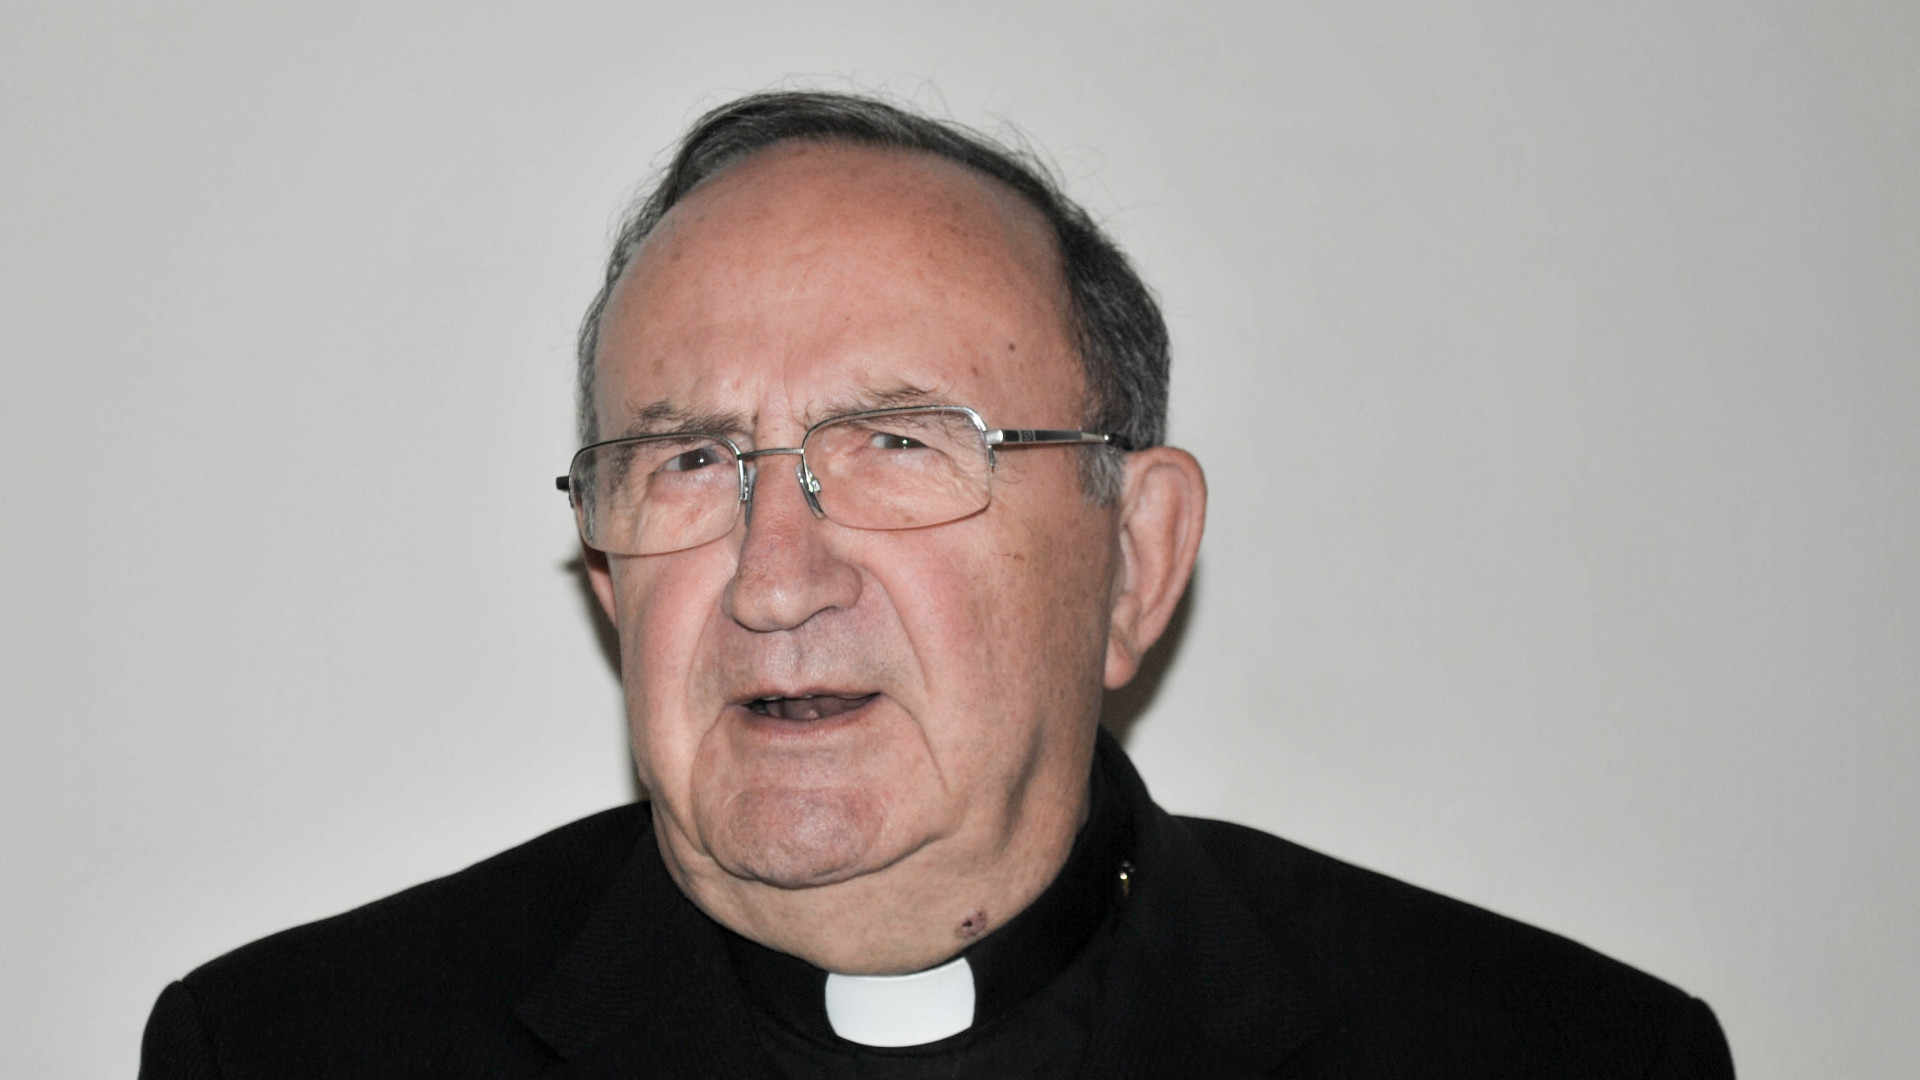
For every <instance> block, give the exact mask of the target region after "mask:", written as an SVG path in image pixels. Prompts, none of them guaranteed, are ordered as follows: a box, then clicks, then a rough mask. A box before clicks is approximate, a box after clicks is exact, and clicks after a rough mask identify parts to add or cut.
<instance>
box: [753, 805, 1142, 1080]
mask: <svg viewBox="0 0 1920 1080" xmlns="http://www.w3.org/2000/svg"><path fill="white" fill-rule="evenodd" d="M1108 771H1109V770H1104V769H1097V770H1095V771H1094V775H1093V783H1092V791H1091V796H1090V798H1089V800H1088V801H1089V804H1090V806H1089V812H1088V815H1087V822H1086V824H1085V825H1083V826H1082V827H1081V829H1080V832H1079V834H1078V835H1077V836H1075V837H1074V842H1073V849H1072V851H1071V852H1069V854H1068V856H1067V861H1066V863H1065V864H1064V865H1063V866H1062V867H1061V868H1060V872H1059V873H1058V874H1056V875H1055V876H1054V880H1053V881H1052V882H1051V883H1049V884H1048V886H1047V888H1046V889H1045V890H1043V891H1042V892H1041V894H1040V895H1039V896H1038V897H1037V898H1035V899H1034V901H1033V903H1031V904H1029V905H1028V906H1027V908H1026V910H1024V911H1022V912H1020V913H1019V914H1018V915H1016V916H1015V917H1014V918H1013V919H1012V920H1010V921H1009V922H1008V923H1007V924H1006V925H1005V926H1002V927H1000V928H999V929H998V930H995V931H993V932H992V933H989V934H988V935H987V936H985V937H984V938H982V939H981V940H979V941H977V942H975V943H973V944H972V945H970V946H968V947H967V948H966V949H965V950H963V953H962V954H963V955H965V956H966V958H967V963H968V965H969V967H970V968H971V969H972V974H973V980H974V991H975V995H976V997H975V1004H974V1023H973V1026H972V1027H970V1028H969V1029H968V1030H966V1031H963V1032H960V1033H959V1034H957V1035H953V1036H951V1037H949V1038H945V1039H941V1040H940V1041H938V1042H934V1043H926V1044H922V1045H919V1046H910V1047H884V1048H883V1047H870V1046H862V1045H860V1044H858V1043H854V1042H850V1041H848V1040H846V1039H843V1038H840V1037H839V1036H838V1035H836V1034H835V1033H834V1031H833V1027H832V1025H831V1024H830V1023H829V1022H828V1020H827V1012H826V1005H825V990H826V981H827V973H826V972H825V971H822V970H821V969H819V968H817V967H814V966H813V965H812V964H809V963H807V962H806V961H804V960H801V959H799V958H798V957H793V956H788V955H787V954H785V953H781V952H776V951H774V950H772V949H769V948H766V947H765V946H762V945H758V944H755V943H754V942H752V941H749V940H747V939H746V938H744V937H741V936H740V935H738V934H735V933H733V932H731V931H729V930H727V929H725V928H724V927H722V928H721V930H720V933H721V935H722V937H723V938H724V939H725V940H726V943H727V952H728V954H729V955H730V956H731V957H732V958H733V962H734V970H735V972H736V973H737V974H738V975H739V976H740V982H741V985H742V988H743V989H744V990H745V992H746V995H747V998H748V1000H749V1001H750V1002H752V1004H753V1006H754V1021H755V1024H756V1026H757V1029H758V1031H759V1034H760V1039H761V1044H762V1045H763V1046H764V1047H765V1048H766V1050H767V1052H768V1055H769V1056H770V1057H771V1058H772V1060H773V1064H774V1067H775V1069H776V1071H777V1072H778V1073H779V1074H780V1075H781V1076H782V1077H786V1078H789V1080H944V1078H948V1077H966V1076H991V1077H996V1078H1004V1080H1018V1078H1021V1077H1036V1078H1045V1077H1059V1076H1070V1075H1072V1073H1073V1071H1074V1069H1075V1068H1076V1067H1077V1066H1078V1063H1079V1062H1080V1060H1081V1058H1082V1056H1083V1055H1084V1054H1085V1051H1086V1046H1087V1041H1088V1038H1089V1037H1090V1035H1091V1033H1092V1029H1093V1023H1094V1016H1095V1013H1096V1009H1097V1006H1098V1004H1099V990H1100V976H1101V973H1102V972H1104V971H1105V970H1106V962H1107V957H1108V954H1109V952H1110V951H1111V945H1112V937H1113V926H1114V917H1115V916H1116V914H1117V907H1118V905H1119V904H1120V903H1122V901H1123V900H1124V898H1125V894H1124V891H1123V890H1122V888H1121V884H1120V870H1121V867H1122V866H1124V865H1128V864H1127V860H1128V858H1129V857H1130V856H1131V855H1132V847H1131V840H1132V834H1131V829H1130V822H1129V820H1128V814H1127V807H1126V806H1124V805H1122V803H1121V802H1120V799H1119V795H1118V793H1117V792H1116V791H1115V790H1114V788H1115V781H1114V780H1113V779H1111V778H1109V777H1108V776H1107V772H1108Z"/></svg>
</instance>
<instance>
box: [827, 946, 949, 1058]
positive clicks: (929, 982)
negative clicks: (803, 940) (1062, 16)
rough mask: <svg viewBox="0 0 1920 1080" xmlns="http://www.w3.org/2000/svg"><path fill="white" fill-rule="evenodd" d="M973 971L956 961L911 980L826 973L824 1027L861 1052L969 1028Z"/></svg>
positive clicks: (909, 977)
mask: <svg viewBox="0 0 1920 1080" xmlns="http://www.w3.org/2000/svg"><path fill="white" fill-rule="evenodd" d="M973 998H974V993H973V968H972V967H971V966H969V965H968V964H967V958H966V957H964V956H956V957H954V958H953V959H952V960H949V961H947V962H946V963H944V964H941V965H940V966H939V967H935V968H928V969H927V970H925V971H916V972H914V973H913V974H911V975H841V974H838V973H836V972H828V973H827V1022H828V1023H830V1024H832V1025H833V1033H834V1034H835V1035H838V1036H840V1037H841V1038H843V1039H846V1040H848V1041H850V1042H857V1043H861V1044H863V1045H866V1046H919V1045H920V1044H922V1043H930V1042H938V1041H939V1040H941V1039H945V1038H948V1037H949V1036H953V1035H958V1034H960V1033H961V1032H963V1031H965V1030H967V1029H968V1028H970V1027H972V1026H973Z"/></svg>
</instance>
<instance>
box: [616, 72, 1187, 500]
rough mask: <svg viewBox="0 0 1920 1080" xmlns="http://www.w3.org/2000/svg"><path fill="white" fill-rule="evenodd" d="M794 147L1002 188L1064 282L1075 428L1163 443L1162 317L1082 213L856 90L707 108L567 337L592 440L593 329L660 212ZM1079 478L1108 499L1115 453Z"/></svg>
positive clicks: (1017, 164) (1038, 169)
mask: <svg viewBox="0 0 1920 1080" xmlns="http://www.w3.org/2000/svg"><path fill="white" fill-rule="evenodd" d="M794 139H801V140H809V141H821V142H826V141H838V142H848V143H853V144H856V145H860V146H872V147H879V148H884V149H892V150H905V151H910V152H919V153H925V154H933V155H936V156H939V157H943V158H946V159H948V160H950V161H955V162H958V163H960V164H962V165H965V166H967V167H968V168H971V169H973V170H974V171H976V172H979V173H983V174H985V175H987V176H989V177H992V178H993V179H995V180H998V181H999V182H1001V183H1002V184H1005V185H1006V186H1007V187H1009V188H1012V189H1013V190H1014V192H1016V193H1017V194H1019V195H1020V196H1021V197H1022V198H1024V199H1026V201H1027V202H1029V203H1031V204H1032V205H1033V207H1034V208H1035V209H1036V210H1038V211H1039V212H1040V214H1041V216H1042V217H1044V218H1045V219H1046V221H1047V223H1048V224H1049V225H1051V226H1052V228H1053V233H1054V237H1055V239H1056V241H1057V243H1058V244H1059V251H1060V263H1061V268H1062V270H1063V271H1064V276H1065V278H1066V284H1067V293H1068V300H1069V316H1068V317H1069V319H1070V320H1071V326H1070V328H1069V329H1070V331H1071V333H1072V335H1073V338H1074V344H1075V346H1076V347H1077V348H1078V350H1079V353H1080V362H1081V364H1082V366H1083V367H1084V369H1085V372H1086V384H1087V390H1086V398H1085V400H1084V401H1083V403H1082V405H1081V423H1082V426H1083V427H1085V428H1086V429H1088V430H1091V431H1107V432H1113V433H1115V434H1118V435H1121V436H1123V437H1124V439H1125V441H1126V444H1127V445H1128V446H1129V447H1131V448H1133V449H1143V448H1145V447H1149V446H1158V445H1159V444H1160V442H1161V441H1162V440H1163V439H1164V438H1165V437H1166V418H1167V367H1168V361H1169V356H1168V344H1167V326H1166V321H1165V320H1164V319H1162V318H1161V315H1160V307H1159V305H1158V304H1157V303H1156V302H1155V301H1154V298H1153V294H1152V293H1151V292H1150V291H1148V289H1147V286H1146V284H1145V283H1144V282H1142V281H1141V280H1140V277H1139V275H1137V274H1135V273H1134V271H1133V267H1132V265H1131V264H1130V263H1129V262H1128V261H1127V257H1126V256H1125V255H1123V254H1122V253H1121V251H1120V249H1119V247H1117V246H1116V245H1115V244H1114V243H1113V241H1112V240H1110V239H1108V238H1107V236H1106V234H1104V233H1103V232H1101V231H1100V228H1099V226H1097V225H1095V224H1094V222H1093V219H1092V218H1091V217H1089V216H1088V215H1087V212H1086V211H1085V210H1083V209H1081V208H1080V207H1079V206H1078V205H1076V204H1075V203H1074V202H1073V201H1072V200H1070V199H1068V198H1067V197H1066V196H1065V195H1064V194H1062V193H1061V191H1060V187H1059V185H1058V183H1056V182H1055V180H1054V179H1053V178H1052V175H1051V173H1050V171H1049V170H1048V169H1047V167H1046V166H1045V165H1044V164H1043V163H1042V162H1041V161H1039V160H1038V159H1037V158H1036V157H1035V156H1034V154H1032V153H1031V152H1029V151H1026V150H1020V149H1012V148H1009V147H1006V146H1003V145H1000V144H998V143H996V142H994V141H993V140H991V139H989V138H987V137H986V136H984V135H981V134H979V133H978V132H975V131H972V130H970V129H968V128H964V127H961V126H960V125H958V124H954V123H950V122H945V121H940V120H934V119H930V118H928V117H925V116H920V115H917V114H915V113H911V112H908V111H906V110H904V109H901V108H898V107H896V106H894V105H891V104H888V103H886V102H884V101H879V100H876V99H874V98H871V97H864V96H861V95H856V94H844V93H828V92H820V91H774V92H768V93H760V94H752V95H749V96H747V97H743V98H740V99H738V100H736V101H732V102H729V103H728V104H725V105H722V106H720V107H719V108H716V109H713V110H711V111H709V112H708V113H707V114H706V115H704V116H702V117H701V118H700V119H699V120H698V121H697V122H695V123H694V125H693V128H692V129H691V130H690V131H688V132H687V135H686V137H685V138H684V139H682V140H681V142H680V146H679V149H678V150H677V151H676V152H675V154H674V156H673V160H672V162H671V163H670V164H669V165H668V166H667V168H666V171H665V172H664V173H663V174H662V175H661V177H660V178H659V180H658V181H656V182H655V183H654V184H653V186H652V188H651V190H649V191H647V192H646V193H645V194H644V195H643V196H642V197H641V198H640V199H639V200H638V201H637V202H635V203H634V205H633V207H632V208H631V209H630V210H629V211H628V212H627V214H626V216H625V218H624V219H623V220H622V223H621V226H620V232H619V234H618V238H617V239H616V240H615V241H614V245H613V254H612V255H611V256H610V257H609V258H608V260H607V273H606V279H605V280H604V282H602V284H601V286H600V292H599V294H598V295H596V296H595V297H594V298H593V304H592V306H591V307H589V308H588V309H587V315H586V318H585V319H584V320H583V321H582V323H581V325H580V339H579V364H580V367H579V410H580V411H579V422H580V434H581V437H582V439H583V440H584V441H586V442H592V441H593V440H594V439H595V438H597V437H598V420H597V419H596V414H595V411H594V400H593V383H594V378H593V365H594V355H595V352H596V350H597V348H598V346H599V342H600V321H601V319H602V317H603V316H604V315H605V314H606V310H607V301H608V299H609V297H611V296H612V294H613V289H614V285H615V283H616V282H618V281H619V279H620V275H621V273H622V272H624V271H625V270H626V268H627V265H628V264H629V263H631V262H632V261H633V259H634V256H635V255H636V254H637V253H638V251H639V249H640V245H641V243H642V242H643V241H645V240H646V238H647V235H648V234H649V233H651V232H652V231H653V230H654V228H655V227H656V226H657V225H659V224H660V220H661V219H662V218H664V217H665V216H666V214H667V212H668V211H669V210H672V209H673V207H674V206H675V205H676V204H678V203H679V202H680V200H681V199H683V198H685V197H686V196H687V194H688V193H689V192H691V191H692V190H693V189H694V188H696V187H698V186H699V185H700V184H701V183H703V182H704V181H706V180H709V179H711V178H712V177H714V176H716V175H718V174H719V173H721V172H724V171H726V170H727V169H728V168H730V167H731V166H733V165H736V164H738V163H739V162H740V161H741V160H743V159H745V158H746V157H748V156H750V155H752V154H754V153H756V152H757V151H760V150H764V149H766V148H767V147H769V146H772V145H774V144H775V143H780V142H785V141H788V140H794ZM1081 466H1082V467H1081V481H1082V484H1083V485H1084V487H1085V488H1086V492H1087V497H1088V499H1089V500H1091V501H1094V502H1098V503H1111V502H1113V501H1114V500H1115V499H1117V498H1118V497H1119V494H1120V483H1121V468H1120V452H1119V451H1118V450H1116V449H1113V448H1111V447H1088V448H1087V454H1086V456H1084V457H1082V459H1081Z"/></svg>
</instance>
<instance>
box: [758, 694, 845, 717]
mask: <svg viewBox="0 0 1920 1080" xmlns="http://www.w3.org/2000/svg"><path fill="white" fill-rule="evenodd" d="M874 697H875V695H873V694H859V695H855V696H850V697H846V696H841V695H839V694H801V695H798V696H795V697H786V696H783V695H779V694H773V695H769V696H767V697H763V698H755V699H754V700H752V701H750V702H748V703H747V708H748V709H749V710H750V711H752V712H755V713H758V714H760V715H761V716H770V717H773V718H774V719H776V720H823V719H826V718H828V717H833V716H839V715H840V714H841V713H845V712H852V711H853V710H855V709H858V708H860V707H861V706H862V705H865V704H866V703H867V702H869V701H872V700H873V699H874Z"/></svg>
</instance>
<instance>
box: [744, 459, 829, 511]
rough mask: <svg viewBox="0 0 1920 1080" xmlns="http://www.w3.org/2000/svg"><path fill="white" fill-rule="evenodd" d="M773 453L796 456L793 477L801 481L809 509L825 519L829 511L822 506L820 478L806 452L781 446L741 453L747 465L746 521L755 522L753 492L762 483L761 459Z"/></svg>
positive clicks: (745, 490) (801, 492) (802, 492)
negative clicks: (810, 465) (811, 465)
mask: <svg viewBox="0 0 1920 1080" xmlns="http://www.w3.org/2000/svg"><path fill="white" fill-rule="evenodd" d="M773 454H792V455H793V456H794V458H795V463H794V466H793V478H794V479H795V480H798V481H799V482H800V494H801V495H802V496H803V497H805V498H806V500H807V509H809V510H811V511H813V516H814V517H816V518H823V519H824V518H825V517H826V516H827V512H826V511H825V510H822V509H821V508H820V478H819V477H817V476H815V475H813V470H812V469H810V468H808V467H807V456H806V454H804V453H802V452H801V451H800V449H799V448H798V447H795V448H792V449H787V448H784V447H781V448H777V449H771V450H756V451H751V452H749V453H747V454H742V455H740V458H741V464H743V465H745V466H746V467H747V474H746V483H745V489H744V501H745V502H746V504H747V505H746V509H745V516H746V523H747V524H749V525H751V524H753V493H754V491H755V490H757V489H758V487H759V484H760V461H759V459H760V458H761V457H765V456H769V455H773Z"/></svg>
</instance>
